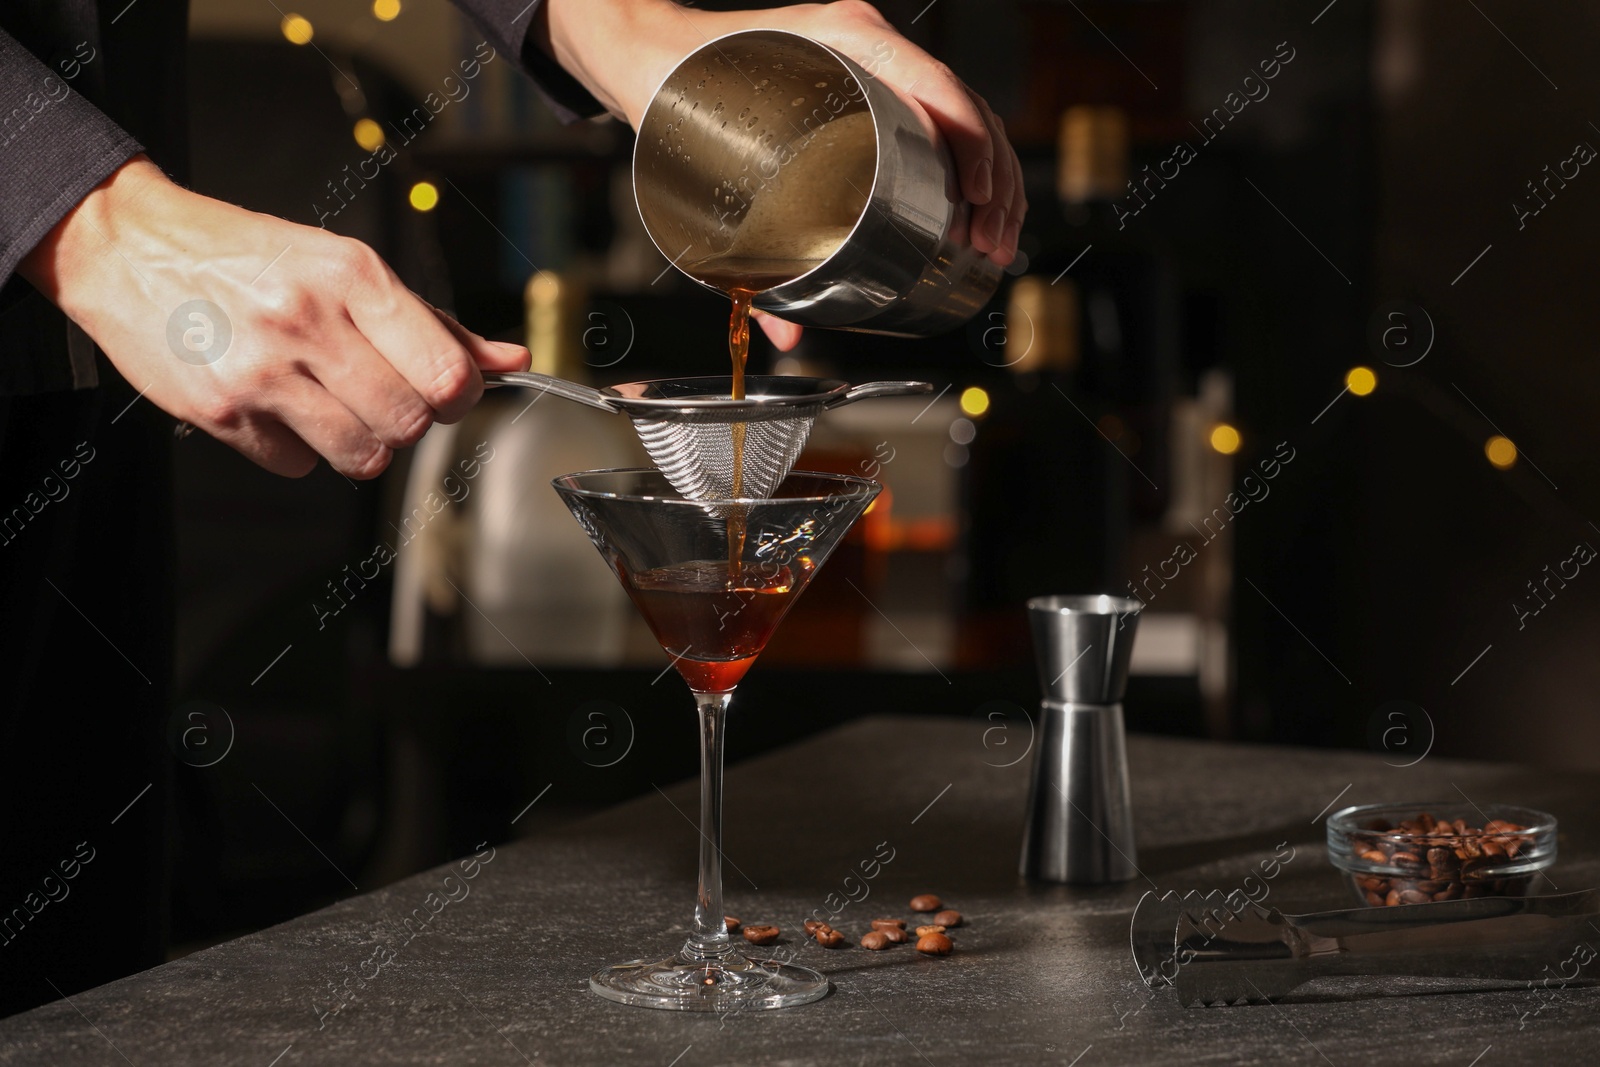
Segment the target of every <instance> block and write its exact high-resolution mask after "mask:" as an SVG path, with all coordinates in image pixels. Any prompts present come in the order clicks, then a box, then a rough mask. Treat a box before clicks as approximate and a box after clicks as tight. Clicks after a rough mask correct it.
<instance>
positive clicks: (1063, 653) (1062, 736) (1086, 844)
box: [1022, 596, 1144, 884]
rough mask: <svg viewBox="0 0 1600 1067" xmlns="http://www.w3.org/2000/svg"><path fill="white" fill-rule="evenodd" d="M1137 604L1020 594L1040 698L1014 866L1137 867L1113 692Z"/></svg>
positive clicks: (1100, 875) (1109, 872)
mask: <svg viewBox="0 0 1600 1067" xmlns="http://www.w3.org/2000/svg"><path fill="white" fill-rule="evenodd" d="M1143 607H1144V604H1143V603H1141V602H1140V601H1138V600H1133V599H1130V598H1128V597H1116V596H1048V597H1035V598H1034V599H1032V600H1030V601H1028V620H1029V623H1030V624H1031V627H1032V630H1033V647H1034V655H1035V658H1036V660H1037V663H1038V668H1039V685H1040V688H1041V689H1043V690H1044V699H1043V701H1041V703H1040V725H1039V743H1038V751H1037V752H1036V753H1035V755H1034V762H1033V782H1032V785H1031V786H1030V787H1029V790H1028V822H1027V825H1026V827H1025V828H1024V830H1023V836H1022V873H1023V874H1024V875H1025V876H1027V877H1029V878H1036V879H1039V880H1042V881H1048V882H1077V883H1090V884H1092V883H1104V882H1125V881H1127V880H1129V879H1130V878H1132V877H1133V876H1134V875H1135V873H1137V871H1136V868H1135V864H1136V863H1137V859H1136V857H1135V849H1134V843H1133V807H1132V804H1131V802H1130V801H1129V799H1128V755H1127V746H1126V742H1125V739H1124V734H1123V726H1122V696H1123V691H1124V690H1125V689H1126V688H1127V686H1128V659H1129V656H1130V655H1131V653H1132V652H1133V635H1134V631H1135V629H1136V628H1137V627H1138V624H1139V611H1140V609H1141V608H1143Z"/></svg>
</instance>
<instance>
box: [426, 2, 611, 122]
mask: <svg viewBox="0 0 1600 1067" xmlns="http://www.w3.org/2000/svg"><path fill="white" fill-rule="evenodd" d="M454 3H455V5H456V6H457V7H459V8H460V9H461V10H462V11H463V12H465V13H466V15H467V17H468V18H470V19H472V21H473V22H475V23H477V25H478V28H479V29H481V30H483V32H484V33H485V34H487V35H488V38H489V43H490V44H491V45H493V46H494V49H495V51H496V52H499V53H500V54H501V55H504V56H510V57H512V58H513V59H515V60H516V62H517V65H518V66H519V67H521V68H522V70H523V72H524V73H525V74H527V75H528V76H529V77H530V78H532V79H533V82H534V85H536V86H537V87H538V89H539V93H540V95H541V96H543V97H544V98H545V101H546V102H547V103H549V105H550V109H551V110H552V111H554V112H555V113H556V117H557V118H559V119H561V121H562V122H577V121H578V120H579V119H584V118H590V117H592V116H594V115H599V114H602V113H603V112H604V111H605V108H604V107H602V106H601V105H600V101H598V100H596V99H595V98H594V97H593V96H591V95H590V94H589V90H587V89H585V88H584V87H583V83H582V82H580V81H578V79H577V78H574V77H573V76H572V75H571V74H568V73H567V72H566V71H565V70H563V69H562V67H561V65H560V64H559V63H557V62H556V61H555V60H554V59H551V58H550V57H549V56H547V55H545V53H544V50H543V49H541V48H540V47H539V46H538V44H537V43H535V42H534V40H533V38H532V37H531V36H530V35H529V33H528V27H529V26H532V25H533V20H534V19H535V18H536V17H537V16H538V14H539V7H540V5H541V4H543V3H544V0H533V2H532V3H529V2H528V0H454Z"/></svg>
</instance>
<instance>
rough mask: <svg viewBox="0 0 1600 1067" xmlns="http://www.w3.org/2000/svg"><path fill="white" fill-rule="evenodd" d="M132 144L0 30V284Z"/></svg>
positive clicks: (135, 149) (128, 154)
mask: <svg viewBox="0 0 1600 1067" xmlns="http://www.w3.org/2000/svg"><path fill="white" fill-rule="evenodd" d="M90 62H93V60H90ZM140 151H141V146H140V145H139V143H138V142H137V141H135V140H134V139H133V138H132V137H130V136H129V135H128V134H127V133H125V132H124V131H123V130H122V129H121V128H120V127H119V126H117V124H116V123H114V122H112V121H111V120H110V119H108V118H107V117H106V116H105V115H104V114H103V113H102V112H101V111H100V110H99V109H98V108H96V107H95V106H94V105H93V104H91V103H89V101H87V100H85V99H84V98H83V97H82V96H80V95H79V94H78V93H75V92H73V90H72V87H71V85H70V84H69V83H68V81H67V80H66V78H64V77H63V76H62V75H61V74H60V73H58V72H56V71H53V70H51V69H50V68H49V67H47V66H45V65H44V64H43V63H41V62H40V61H39V60H38V59H37V58H35V57H34V55H33V53H31V52H29V51H28V50H27V49H26V48H24V47H23V46H22V45H20V44H18V43H17V41H16V39H15V38H14V37H12V36H11V35H10V34H9V33H6V32H5V31H4V30H0V283H4V282H6V281H9V280H10V279H11V275H12V273H13V272H15V271H16V269H17V263H18V262H20V261H21V259H22V257H23V256H25V255H27V254H28V253H29V252H31V251H32V250H33V246H34V245H36V244H38V243H39V241H40V240H41V239H42V238H43V237H44V235H45V234H46V233H48V232H50V230H51V229H52V228H54V226H55V224H56V223H58V222H60V221H61V218H62V216H64V215H65V214H66V213H67V212H68V211H70V210H71V209H72V207H73V206H74V205H75V204H77V203H78V201H80V200H82V199H83V198H84V197H85V196H87V195H88V194H89V192H90V191H91V190H93V189H94V187H95V186H97V185H99V184H100V183H101V182H102V181H104V180H105V179H106V178H107V177H109V176H110V175H111V172H112V171H114V170H116V169H117V168H118V167H120V166H121V165H122V164H123V163H126V162H127V161H128V160H129V159H130V158H132V157H133V156H134V155H136V154H138V153H139V152H140Z"/></svg>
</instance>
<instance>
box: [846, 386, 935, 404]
mask: <svg viewBox="0 0 1600 1067" xmlns="http://www.w3.org/2000/svg"><path fill="white" fill-rule="evenodd" d="M931 392H933V383H932V382H867V383H865V384H864V385H852V386H851V387H850V388H849V389H847V390H845V391H844V392H843V393H841V394H840V395H839V397H838V398H837V399H834V400H830V401H829V402H828V404H827V406H828V407H830V408H836V407H839V406H840V405H842V404H853V403H855V402H856V401H857V400H866V399H868V398H870V397H875V396H911V395H913V394H915V393H931Z"/></svg>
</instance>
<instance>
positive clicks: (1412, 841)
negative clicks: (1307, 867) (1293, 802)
mask: <svg viewBox="0 0 1600 1067" xmlns="http://www.w3.org/2000/svg"><path fill="white" fill-rule="evenodd" d="M1328 859H1329V860H1330V861H1331V862H1332V863H1333V865H1334V866H1335V867H1337V868H1339V869H1340V870H1341V871H1343V872H1344V873H1345V875H1346V877H1347V879H1348V881H1349V883H1350V889H1351V891H1352V892H1353V893H1354V894H1355V898H1356V900H1357V901H1358V902H1359V903H1362V904H1370V905H1372V906H1374V907H1383V906H1386V905H1387V906H1393V905H1397V904H1423V903H1426V902H1428V901H1433V900H1458V899H1461V898H1464V897H1465V898H1471V897H1488V896H1496V897H1520V896H1524V895H1525V894H1526V893H1527V891H1528V883H1529V882H1531V881H1532V880H1533V876H1534V874H1535V873H1537V872H1539V871H1542V870H1544V869H1546V868H1547V867H1549V866H1550V865H1551V864H1553V863H1555V861H1556V820H1555V816H1553V815H1547V814H1546V813H1544V812H1542V811H1534V810H1533V809H1532V808H1518V807H1513V806H1511V805H1509V804H1487V805H1483V806H1479V805H1476V804H1467V803H1461V802H1456V803H1436V804H1364V805H1361V806H1359V807H1353V808H1345V809H1343V810H1342V811H1337V812H1335V813H1334V814H1333V815H1332V816H1330V817H1329V819H1328Z"/></svg>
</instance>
